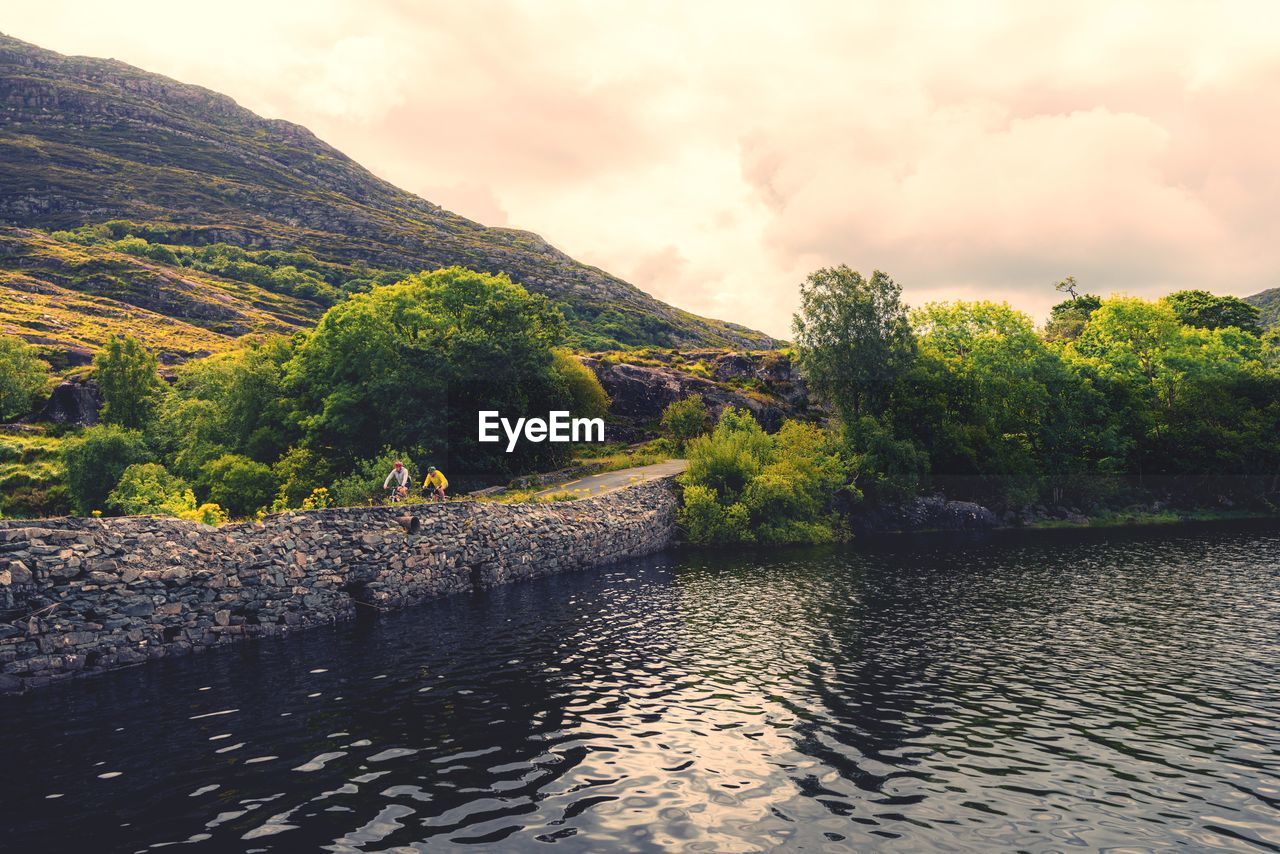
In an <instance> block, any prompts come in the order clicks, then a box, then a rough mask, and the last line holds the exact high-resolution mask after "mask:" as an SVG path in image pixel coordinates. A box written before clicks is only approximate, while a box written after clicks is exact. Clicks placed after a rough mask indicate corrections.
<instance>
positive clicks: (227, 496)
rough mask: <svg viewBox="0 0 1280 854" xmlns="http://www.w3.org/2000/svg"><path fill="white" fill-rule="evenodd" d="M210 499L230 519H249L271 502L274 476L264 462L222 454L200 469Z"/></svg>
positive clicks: (274, 482) (274, 490)
mask: <svg viewBox="0 0 1280 854" xmlns="http://www.w3.org/2000/svg"><path fill="white" fill-rule="evenodd" d="M200 480H201V485H202V486H204V488H205V490H206V492H207V493H208V496H209V500H210V501H212V502H214V503H216V504H218V505H220V506H222V507H225V508H226V510H227V512H228V513H230V514H231V515H233V516H250V515H252V514H254V513H256V512H258V511H259V510H261V509H262V508H264V507H266V506H267V505H269V504H270V503H271V499H272V496H274V495H275V492H276V479H275V475H273V474H272V473H271V469H270V468H269V467H268V466H266V465H265V464H263V463H260V462H257V461H256V460H251V459H249V458H248V457H244V456H241V455H239V454H223V455H222V456H220V457H218V458H217V459H216V460H211V461H210V462H207V463H205V464H204V466H203V467H202V468H201V469H200Z"/></svg>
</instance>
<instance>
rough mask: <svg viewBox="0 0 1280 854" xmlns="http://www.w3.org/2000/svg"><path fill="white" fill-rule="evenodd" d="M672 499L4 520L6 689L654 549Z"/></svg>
mask: <svg viewBox="0 0 1280 854" xmlns="http://www.w3.org/2000/svg"><path fill="white" fill-rule="evenodd" d="M675 507H676V496H675V490H674V488H673V486H672V484H671V481H670V480H660V481H651V482H649V483H645V484H641V485H637V486H633V487H629V488H626V489H623V490H620V491H618V492H614V493H610V494H607V495H603V496H599V497H597V498H591V499H584V500H582V501H574V502H564V503H555V504H524V505H502V504H483V503H476V502H457V503H452V504H443V505H407V506H400V507H378V508H351V509H337V510H315V511H306V512H292V513H284V514H280V515H277V516H271V517H268V518H267V519H266V520H265V521H264V522H262V523H244V524H236V525H226V526H223V527H220V528H210V527H207V526H202V525H197V524H195V523H192V522H183V521H178V520H173V519H159V518H137V517H135V518H125V519H80V518H66V519H48V520H41V521H18V522H0V691H21V690H25V689H27V688H36V687H40V686H43V685H48V684H50V683H52V682H57V681H61V680H64V679H70V678H73V677H75V676H78V675H83V674H86V673H94V672H99V671H103V670H108V669H111V668H115V667H122V666H126V665H130V664H137V663H141V662H144V661H147V660H150V659H157V658H164V657H166V656H177V655H187V654H189V653H192V652H202V651H204V650H207V649H209V648H211V647H214V646H218V645H221V644H227V643H232V642H234V641H238V640H242V639H245V638H253V637H269V636H274V635H279V634H282V633H285V632H288V631H291V630H293V629H300V628H304V627H307V626H315V625H323V624H326V623H333V622H335V621H338V620H348V619H351V618H353V617H354V616H355V614H356V613H357V610H358V609H362V608H367V609H371V610H380V609H389V608H398V607H403V606H407V605H412V604H414V603H417V602H422V601H425V600H427V599H431V598H435V597H438V596H444V595H447V594H450V593H458V592H463V591H470V590H479V589H485V588H488V587H492V586H495V585H499V584H507V583H509V582H513V581H519V580H522V579H529V578H537V577H540V576H544V575H550V574H553V573H558V572H566V571H570V570H575V569H584V568H588V567H594V566H600V565H603V564H606V563H611V562H614V561H617V560H621V559H624V558H627V557H632V556H636V555H642V554H647V553H650V552H653V551H657V550H659V549H662V548H664V547H665V546H667V545H668V544H669V543H670V542H671V540H672V538H673V537H674V535H675ZM400 517H406V519H407V520H408V522H409V524H407V525H406V524H403V523H402V522H401V521H400ZM415 520H416V521H415Z"/></svg>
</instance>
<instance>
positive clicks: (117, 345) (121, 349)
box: [93, 335, 164, 429]
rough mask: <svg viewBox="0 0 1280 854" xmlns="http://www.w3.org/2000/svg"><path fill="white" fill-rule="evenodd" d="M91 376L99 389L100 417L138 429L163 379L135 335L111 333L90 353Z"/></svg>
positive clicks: (147, 416) (149, 413) (152, 407)
mask: <svg viewBox="0 0 1280 854" xmlns="http://www.w3.org/2000/svg"><path fill="white" fill-rule="evenodd" d="M93 377H94V379H95V380H97V382H98V387H99V388H100V389H101V390H102V400H103V404H104V406H103V408H102V420H103V421H105V422H107V423H108V424H118V425H120V426H121V427H128V428H131V429H140V428H142V427H144V426H145V425H146V424H147V423H148V422H149V421H150V420H151V416H152V414H153V413H154V411H155V407H156V404H157V402H158V400H159V398H160V394H161V391H162V390H163V388H164V383H163V382H162V381H161V379H160V375H159V374H158V373H156V357H155V356H154V355H153V354H152V353H151V351H149V350H148V349H147V348H146V347H144V346H143V344H142V342H141V341H139V340H138V339H137V338H134V337H132V336H128V335H112V336H111V338H110V339H108V340H107V343H106V345H105V346H104V347H103V348H102V350H101V351H100V352H99V353H98V355H96V356H94V359H93Z"/></svg>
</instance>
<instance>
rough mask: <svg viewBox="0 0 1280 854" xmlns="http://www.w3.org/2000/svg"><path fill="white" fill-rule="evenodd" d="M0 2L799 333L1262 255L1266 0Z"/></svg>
mask: <svg viewBox="0 0 1280 854" xmlns="http://www.w3.org/2000/svg"><path fill="white" fill-rule="evenodd" d="M184 5H186V4H181V3H175V2H172V0H166V2H158V0H117V2H112V3H109V4H107V3H100V2H58V0H44V2H42V3H39V4H36V3H28V4H21V5H20V6H17V7H14V6H12V5H8V4H7V6H8V7H7V8H5V10H4V15H3V16H2V17H0V30H2V31H4V32H7V33H9V34H10V35H13V36H16V37H18V38H22V39H26V40H28V41H32V42H35V43H36V44H39V45H41V46H43V47H47V48H51V49H53V50H57V51H61V52H63V53H76V54H88V55H94V56H110V57H115V58H117V59H121V60H124V61H125V62H129V63H131V64H134V65H137V66H140V67H142V68H145V69H148V70H151V71H156V72H159V73H162V74H167V75H169V76H171V77H174V78H177V79H179V80H182V81H185V82H190V83H197V84H200V85H203V86H207V87H209V88H211V89H215V90H218V91H220V92H224V93H226V94H228V95H230V96H232V97H233V98H235V99H236V100H237V101H239V102H240V103H241V104H243V105H245V106H246V107H249V108H250V109H253V110H255V111H257V112H259V113H262V114H263V115H266V116H270V117H275V118H284V119H289V120H291V121H294V122H298V123H300V124H303V125H306V126H307V127H309V128H311V129H312V130H313V131H315V132H316V134H317V135H319V136H320V137H321V138H323V139H325V140H326V141H328V142H329V143H331V144H333V145H335V146H336V147H338V148H339V149H341V150H343V151H344V152H346V153H347V154H349V155H350V156H352V157H353V158H355V159H356V160H358V161H359V162H361V163H363V164H364V165H365V166H367V167H369V168H370V169H371V170H373V171H374V172H375V173H377V174H379V175H381V176H382V177H385V178H387V179H388V180H390V181H392V182H394V183H395V184H398V185H399V186H401V187H403V188H405V189H407V190H410V191H412V192H415V193H418V194H420V195H422V196H424V197H426V198H427V199H430V200H431V201H433V202H436V203H438V204H441V205H444V206H445V207H447V208H450V209H452V210H455V211H457V212H459V213H461V214H464V215H466V216H469V217H471V218H473V219H476V220H479V221H481V222H484V223H486V224H490V225H510V226H514V227H518V228H526V229H529V230H532V231H536V232H538V233H540V234H542V235H543V236H544V237H546V238H547V239H548V240H550V241H551V242H552V243H554V244H556V245H557V246H559V247H560V248H562V249H563V250H565V251H566V252H568V253H569V254H571V255H573V256H574V257H576V258H578V259H580V260H582V261H585V262H587V263H591V264H595V265H597V266H599V267H602V268H604V269H606V270H609V271H610V272H613V273H615V274H617V275H619V276H621V277H623V278H625V279H627V280H629V281H632V282H634V283H635V284H637V285H639V286H640V287H642V288H644V289H645V290H647V291H649V292H650V293H652V294H654V295H655V296H657V297H659V298H661V299H664V300H666V301H668V302H671V303H674V304H676V305H679V306H681V307H683V308H687V309H689V310H692V311H696V312H698V313H701V314H707V315H711V316H715V317H720V318H724V319H727V320H734V321H738V322H740V323H744V324H747V325H749V326H752V327H755V328H759V329H764V330H766V331H768V332H771V333H774V334H777V335H782V336H787V335H789V331H790V330H789V327H790V316H791V312H792V311H793V310H794V308H795V306H796V302H797V286H798V283H799V282H800V281H801V280H802V279H803V277H804V275H805V274H806V273H807V272H808V271H809V270H811V269H813V268H815V267H818V266H823V265H827V264H835V263H842V262H843V263H847V264H849V265H850V266H852V267H854V268H855V269H860V270H863V271H864V272H867V273H869V272H870V271H871V270H872V269H874V268H880V269H883V270H886V271H887V272H889V273H890V274H891V275H893V276H894V278H896V279H897V280H898V282H899V283H900V284H902V285H903V287H904V290H905V292H906V297H907V299H908V301H910V302H912V303H914V304H920V303H923V302H925V301H928V300H933V299H957V298H977V297H983V298H991V299H1007V300H1009V301H1010V302H1012V303H1013V304H1014V305H1015V306H1017V307H1019V308H1022V309H1024V310H1026V311H1028V312H1031V313H1032V314H1034V315H1035V316H1036V317H1037V319H1040V318H1041V317H1042V316H1043V314H1044V313H1046V312H1047V309H1048V307H1049V305H1051V304H1052V303H1053V302H1054V301H1055V296H1056V295H1055V294H1054V293H1053V291H1052V287H1051V285H1052V283H1053V282H1054V281H1056V280H1058V279H1060V278H1062V277H1063V276H1066V275H1068V274H1071V275H1074V276H1075V277H1076V278H1077V279H1078V280H1079V281H1080V282H1081V283H1082V284H1083V285H1084V286H1085V287H1086V288H1087V289H1088V290H1091V291H1095V292H1098V293H1102V294H1109V293H1111V292H1116V291H1123V292H1127V293H1131V294H1137V295H1143V296H1156V295H1159V294H1163V293H1166V292H1168V291H1170V290H1176V289H1179V288H1187V287H1201V288H1207V289H1210V290H1215V291H1218V292H1220V293H1234V294H1240V295H1244V294H1249V293H1254V292H1256V291H1259V290H1262V289H1264V288H1268V287H1275V286H1277V285H1280V239H1278V238H1277V235H1276V232H1277V223H1278V222H1280V157H1278V156H1277V151H1278V150H1280V9H1278V8H1277V6H1276V5H1275V4H1274V3H1272V2H1241V3H1226V2H1220V3H1210V2H1204V3H1200V2H1175V0H1164V2H1149V3H1147V2H1132V3H1125V2H1076V3H1070V4H1062V3H1035V2H967V3H940V2H934V3H915V2H895V3H886V2H863V3H851V2H830V3H818V2H808V3H806V2H788V3H785V4H784V3H781V2H777V3H742V2H697V3H688V2H669V3H668V2H639V0H634V2H632V1H631V0H628V1H627V2H621V1H620V2H605V0H593V2H574V3H570V2H555V0H542V2H466V3H462V2H456V0H454V1H453V2H415V0H359V2H357V0H311V2H305V3H304V2H297V3H273V2H269V0H253V2H247V0H220V2H219V3H217V4H203V3H202V4H199V5H198V6H197V5H195V4H191V6H190V11H186V10H184V9H183V6H184Z"/></svg>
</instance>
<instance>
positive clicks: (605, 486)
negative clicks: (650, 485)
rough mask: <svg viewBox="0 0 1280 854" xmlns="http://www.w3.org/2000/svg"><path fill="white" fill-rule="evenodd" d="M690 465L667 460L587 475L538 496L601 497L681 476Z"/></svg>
mask: <svg viewBox="0 0 1280 854" xmlns="http://www.w3.org/2000/svg"><path fill="white" fill-rule="evenodd" d="M688 465H689V461H688V460H667V461H666V462H665V463H654V464H653V465H651V466H639V467H637V468H630V469H619V470H618V471H610V472H605V473H604V474H592V475H587V476H586V477H584V478H581V479H580V480H571V481H569V482H568V483H566V484H564V485H562V486H553V487H550V488H549V489H544V490H542V491H541V492H539V493H538V495H551V494H552V493H556V492H564V491H566V490H567V491H569V492H575V493H577V494H578V495H580V496H582V497H583V498H588V497H592V496H596V495H601V494H603V493H606V492H612V491H614V490H615V489H622V487H624V486H631V485H632V484H636V483H643V482H645V481H646V480H655V479H657V478H660V477H668V476H670V475H673V474H679V473H680V472H682V471H684V470H685V469H686V468H687V467H688Z"/></svg>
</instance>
